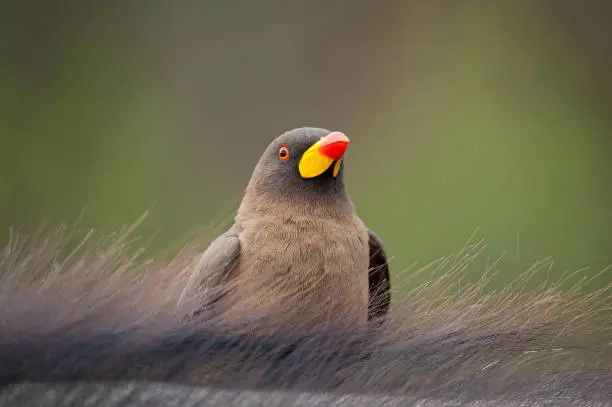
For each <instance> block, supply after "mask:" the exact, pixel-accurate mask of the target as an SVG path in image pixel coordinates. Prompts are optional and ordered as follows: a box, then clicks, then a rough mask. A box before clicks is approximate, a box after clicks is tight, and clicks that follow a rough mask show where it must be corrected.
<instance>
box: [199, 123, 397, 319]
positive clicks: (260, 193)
mask: <svg viewBox="0 0 612 407" xmlns="http://www.w3.org/2000/svg"><path fill="white" fill-rule="evenodd" d="M347 144H348V138H347V137H346V136H344V135H343V134H342V133H339V132H330V131H329V130H325V129H318V128H299V129H294V130H291V131H288V132H286V133H285V134H283V135H281V136H280V137H277V138H276V139H275V140H274V141H272V142H271V143H270V145H269V146H268V147H267V149H266V150H265V152H264V153H263V155H262V156H261V158H260V160H259V162H258V163H257V165H256V167H255V169H254V171H253V174H252V176H251V180H250V182H249V184H248V186H247V188H246V191H245V195H244V198H243V200H242V203H241V205H240V208H239V209H238V213H237V215H236V217H235V222H234V224H233V226H232V227H231V228H230V229H229V230H228V231H227V232H225V233H224V234H222V235H221V236H219V237H218V238H217V239H216V240H215V241H214V242H213V243H212V244H211V245H210V246H209V248H208V249H207V250H206V252H205V253H204V254H203V255H202V258H201V260H200V262H199V263H198V267H197V270H198V273H197V274H196V275H197V276H198V277H197V278H198V279H201V280H202V281H204V283H203V285H202V287H203V288H204V289H214V287H219V286H220V285H221V283H223V287H224V289H223V293H219V296H218V297H217V298H216V301H214V302H215V304H214V306H215V307H217V308H220V307H221V308H223V309H231V310H232V311H233V316H234V322H236V323H238V322H245V323H246V322H248V321H249V320H252V319H253V318H254V316H261V317H262V318H267V317H269V315H270V313H272V312H275V316H274V319H273V320H274V328H275V329H280V328H282V327H283V326H285V325H286V326H288V327H291V329H295V328H296V327H299V328H304V329H307V328H321V327H324V326H325V325H326V324H328V323H330V322H332V321H333V322H334V323H342V324H347V325H348V324H363V323H365V322H367V321H368V320H372V319H374V318H376V317H380V316H382V315H384V314H385V313H386V312H387V311H388V309H389V305H390V281H389V268H388V264H387V257H386V253H385V251H384V249H383V247H382V243H381V241H380V239H379V238H378V237H377V236H376V235H375V234H374V233H373V232H372V231H370V230H368V228H367V227H366V226H365V225H364V223H363V222H362V221H361V219H359V217H358V216H357V215H356V213H355V207H354V204H353V202H352V201H351V199H350V198H349V196H348V194H347V192H346V189H345V185H344V179H343V175H344V174H343V173H344V163H343V155H344V150H345V149H346V145H347ZM230 287H231V288H230ZM279 310H280V312H278V311H279ZM247 311H248V312H247ZM268 319H269V318H268ZM268 328H269V327H268Z"/></svg>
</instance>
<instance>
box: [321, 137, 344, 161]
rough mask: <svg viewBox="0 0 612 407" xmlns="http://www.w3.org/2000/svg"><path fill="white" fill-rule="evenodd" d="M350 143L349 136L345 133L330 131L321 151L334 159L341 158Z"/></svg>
mask: <svg viewBox="0 0 612 407" xmlns="http://www.w3.org/2000/svg"><path fill="white" fill-rule="evenodd" d="M348 144H349V138H348V137H346V135H345V134H344V133H341V132H339V131H334V132H332V133H329V134H328V135H327V136H326V137H325V138H324V139H323V143H321V147H320V149H321V150H320V151H321V153H323V154H324V155H326V156H327V157H329V158H331V159H332V160H339V159H340V158H342V156H343V155H344V152H345V151H346V148H347V147H348Z"/></svg>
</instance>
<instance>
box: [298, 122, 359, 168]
mask: <svg viewBox="0 0 612 407" xmlns="http://www.w3.org/2000/svg"><path fill="white" fill-rule="evenodd" d="M348 144H349V138H348V137H346V135H345V134H344V133H341V132H339V131H334V132H332V133H329V134H328V135H327V136H325V137H322V138H321V140H319V141H317V142H316V143H314V144H313V145H312V146H310V148H308V150H306V151H305V152H304V155H302V158H301V159H300V162H299V164H298V171H299V172H300V176H301V177H302V178H314V177H317V176H319V175H321V174H323V173H324V172H325V171H327V169H328V168H329V167H330V166H331V165H332V163H333V162H334V161H335V162H336V165H335V166H334V174H333V175H334V177H336V176H337V175H338V172H339V171H340V164H341V163H342V157H343V156H344V152H345V151H346V148H347V146H348Z"/></svg>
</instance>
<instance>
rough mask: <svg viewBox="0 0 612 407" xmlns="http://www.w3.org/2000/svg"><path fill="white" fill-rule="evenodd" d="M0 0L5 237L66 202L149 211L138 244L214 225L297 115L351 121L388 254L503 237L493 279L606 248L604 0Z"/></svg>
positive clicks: (78, 207)
mask: <svg viewBox="0 0 612 407" xmlns="http://www.w3.org/2000/svg"><path fill="white" fill-rule="evenodd" d="M0 10H1V13H0V51H1V54H0V58H1V63H0V115H1V120H0V141H1V144H0V230H1V231H2V232H1V233H0V236H1V240H2V241H3V242H5V241H6V240H7V239H8V236H9V228H10V227H11V226H13V227H15V228H17V229H19V230H21V231H29V230H32V229H33V228H35V227H37V226H38V225H39V223H40V222H41V220H43V219H47V220H48V221H50V222H51V223H60V222H68V223H70V222H73V221H75V220H76V219H77V218H78V217H79V214H80V213H81V211H82V209H83V208H87V209H86V212H85V215H84V216H83V218H82V219H81V223H80V224H81V225H83V226H84V227H85V228H88V227H96V228H97V229H99V230H101V231H112V230H114V229H116V228H119V227H121V226H122V225H125V224H130V223H131V222H133V221H135V220H136V219H137V218H138V217H139V216H140V215H141V214H142V213H143V212H144V211H145V210H147V209H151V217H150V219H149V221H148V222H147V223H146V224H145V225H144V226H143V227H142V228H141V229H140V232H141V234H143V235H145V236H147V235H154V234H155V236H156V237H155V239H154V241H153V243H152V246H151V251H152V252H155V251H156V250H161V249H162V248H164V247H168V246H169V245H173V244H175V243H176V242H178V241H181V239H184V238H185V237H187V236H189V235H190V234H191V233H193V232H195V231H198V230H202V229H207V228H213V230H217V231H220V230H221V229H222V228H223V226H224V225H226V224H227V222H228V221H231V217H232V215H233V212H234V211H235V209H236V208H237V206H238V204H239V201H240V198H241V195H242V192H243V189H244V187H245V185H246V182H247V181H248V179H249V176H250V172H251V170H252V168H253V166H254V164H255V162H256V161H257V159H258V158H259V156H260V154H261V153H262V151H263V149H264V148H265V146H266V145H267V143H268V142H269V141H270V140H272V139H273V138H274V137H276V136H277V135H279V134H281V133H282V132H284V131H286V130H289V129H291V128H294V127H299V126H303V125H310V126H318V127H325V128H329V129H335V130H342V131H344V132H345V133H346V134H347V135H348V136H349V137H350V138H351V139H352V144H351V146H350V148H349V151H348V155H347V161H346V165H347V168H346V169H347V174H346V178H347V183H348V188H349V192H350V194H351V196H352V198H353V200H354V201H355V203H356V204H357V207H358V211H359V214H360V216H361V217H362V218H363V219H364V220H365V222H366V223H367V224H368V225H369V226H370V227H371V228H372V229H373V230H375V231H376V232H377V233H378V234H379V235H380V236H381V237H382V239H383V241H384V242H385V244H386V247H387V249H388V252H389V254H390V255H391V256H392V257H393V260H392V261H393V263H392V264H393V268H394V271H398V270H402V269H405V268H407V267H408V266H411V265H413V264H414V263H418V264H424V263H428V262H431V261H433V260H435V259H437V258H440V257H443V256H447V255H449V254H450V253H451V252H453V251H456V250H457V249H459V248H461V247H462V246H463V244H464V243H465V242H466V241H467V239H468V238H469V237H470V235H472V233H473V232H474V231H475V230H476V229H478V234H477V237H478V238H480V237H482V238H485V239H486V240H487V242H488V247H487V249H486V250H485V253H484V254H483V256H482V259H481V260H482V262H483V263H482V264H481V265H484V262H486V260H487V259H489V260H491V259H496V258H498V257H499V256H500V255H502V254H503V253H507V254H506V256H505V259H504V261H503V262H502V264H501V266H500V268H501V269H502V272H501V273H500V275H499V276H498V277H497V278H496V280H495V281H496V284H497V285H498V286H502V285H503V284H504V282H505V281H507V280H508V279H511V278H514V277H516V276H517V275H518V273H520V272H522V271H524V270H525V269H526V268H527V267H528V266H529V265H531V264H532V263H533V262H535V261H537V260H540V259H543V258H545V257H547V256H552V257H553V258H554V259H555V263H554V267H553V269H552V273H553V275H556V276H559V275H560V274H561V273H563V272H565V271H571V270H576V269H580V268H582V267H589V270H585V271H582V272H581V273H580V275H581V276H592V275H595V274H596V273H597V272H599V271H601V270H602V269H604V268H605V267H606V266H608V265H610V264H612V250H611V249H612V246H611V245H612V181H611V176H612V160H611V157H612V155H611V153H612V136H611V131H612V74H611V72H612V25H611V24H610V21H611V18H612V2H607V1H587V2H576V1H570V0H564V1H553V0H549V1H531V0H525V1H467V2H466V1H461V2H459V1H450V0H449V1H416V0H414V1H408V0H406V1H388V2H377V1H361V0H351V1H348V0H344V1H340V0H333V1H264V0H260V1H246V0H245V1H229V0H228V1H191V2H165V1H140V2H137V1H132V2H125V1H112V0H110V1H89V2H81V1H44V0H39V1H32V0H30V1H26V0H20V1H12V2H7V1H5V2H2V5H1V6H0ZM215 228H216V229H215ZM220 228H221V229H220ZM158 232H159V233H158ZM210 237H212V236H210ZM206 243H207V241H206V240H203V242H202V244H203V245H204V246H205V244H206ZM482 271H483V267H480V266H478V265H476V266H475V268H474V271H473V276H474V277H478V276H479V275H480V274H481V273H482ZM611 280H612V274H611V272H609V271H606V272H604V273H603V274H601V275H600V276H599V277H598V279H597V280H596V281H595V283H593V284H595V286H601V285H602V284H606V283H609V282H610V281H611Z"/></svg>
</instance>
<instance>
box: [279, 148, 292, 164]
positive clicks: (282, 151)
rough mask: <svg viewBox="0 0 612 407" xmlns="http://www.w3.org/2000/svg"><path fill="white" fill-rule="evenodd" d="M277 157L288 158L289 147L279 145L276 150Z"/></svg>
mask: <svg viewBox="0 0 612 407" xmlns="http://www.w3.org/2000/svg"><path fill="white" fill-rule="evenodd" d="M278 158H280V160H281V161H287V160H288V159H289V148H287V146H281V148H280V149H279V150H278Z"/></svg>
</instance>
